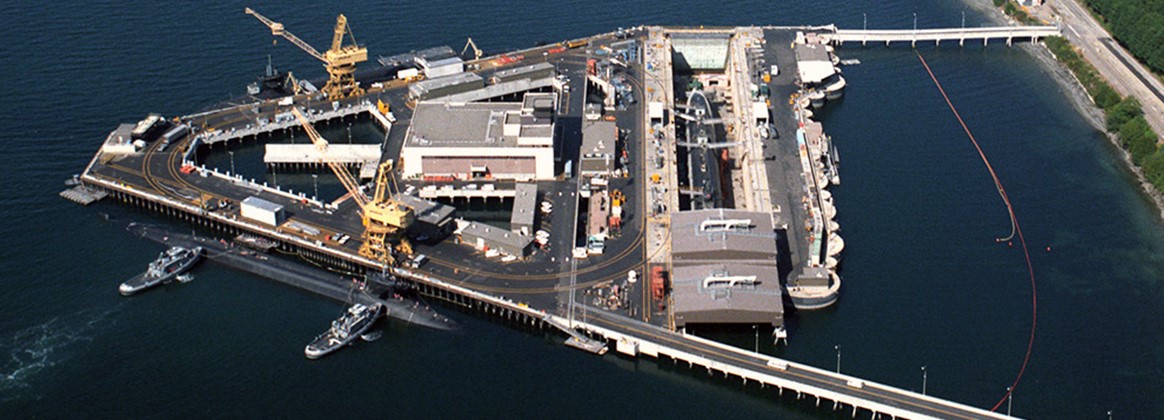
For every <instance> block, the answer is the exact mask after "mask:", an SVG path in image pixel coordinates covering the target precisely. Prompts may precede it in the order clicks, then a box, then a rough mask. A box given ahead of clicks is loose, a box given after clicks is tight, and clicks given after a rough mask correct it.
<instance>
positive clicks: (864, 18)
mask: <svg viewBox="0 0 1164 420" xmlns="http://www.w3.org/2000/svg"><path fill="white" fill-rule="evenodd" d="M861 30H862V31H867V30H869V16H868V15H866V14H865V12H861Z"/></svg>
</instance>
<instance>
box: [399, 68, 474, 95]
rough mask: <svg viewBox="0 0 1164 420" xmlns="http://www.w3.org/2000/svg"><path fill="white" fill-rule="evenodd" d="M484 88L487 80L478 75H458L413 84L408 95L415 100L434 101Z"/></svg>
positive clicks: (409, 87)
mask: <svg viewBox="0 0 1164 420" xmlns="http://www.w3.org/2000/svg"><path fill="white" fill-rule="evenodd" d="M483 87H485V79H482V78H481V76H478V75H477V74H476V73H457V74H454V75H450V76H444V77H437V78H435V79H428V80H422V81H419V82H416V83H413V84H412V85H410V86H408V95H409V96H410V97H412V98H413V99H432V98H437V97H441V96H448V95H453V94H458V93H463V92H469V91H472V90H477V89H481V88H483Z"/></svg>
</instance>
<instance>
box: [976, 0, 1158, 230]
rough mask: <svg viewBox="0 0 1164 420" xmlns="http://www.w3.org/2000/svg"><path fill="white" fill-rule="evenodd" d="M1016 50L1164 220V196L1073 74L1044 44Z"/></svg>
mask: <svg viewBox="0 0 1164 420" xmlns="http://www.w3.org/2000/svg"><path fill="white" fill-rule="evenodd" d="M966 4H967V5H969V6H970V7H972V8H974V9H978V10H992V12H989V13H987V16H989V17H990V18H991V20H992V21H993V22H995V23H997V24H1000V25H1015V24H1016V22H1015V21H1014V20H1013V19H1010V18H1009V17H1008V16H1006V13H1004V12H1003V11H1002V9H1000V8H996V7H993V6H992V5H990V3H986V2H976V1H969V0H968V1H967V2H966ZM984 6H985V7H984ZM1015 47H1018V48H1023V49H1025V50H1026V51H1027V52H1029V53H1031V55H1032V56H1034V57H1035V59H1036V60H1037V61H1038V62H1039V64H1040V65H1041V66H1043V68H1044V69H1045V70H1047V71H1049V72H1050V73H1051V74H1053V75H1054V79H1055V81H1056V82H1057V83H1058V84H1059V85H1060V86H1061V87H1062V89H1063V92H1064V93H1066V94H1067V97H1068V99H1069V100H1070V101H1071V105H1072V106H1073V107H1075V109H1076V110H1078V111H1079V114H1080V115H1082V116H1083V117H1084V118H1086V119H1087V122H1089V123H1090V124H1091V125H1092V126H1093V127H1095V129H1096V130H1099V131H1100V132H1102V133H1103V134H1104V137H1106V138H1107V140H1108V142H1110V143H1111V145H1112V146H1113V147H1114V148H1115V150H1116V151H1118V153H1119V155H1120V160H1122V161H1123V164H1124V165H1123V166H1124V169H1127V170H1128V172H1130V173H1131V174H1132V175H1134V176H1135V178H1136V181H1137V182H1139V184H1140V190H1141V191H1143V193H1144V194H1145V195H1146V196H1147V198H1149V199H1151V201H1152V202H1154V203H1155V204H1156V215H1157V216H1158V217H1159V218H1160V219H1161V220H1164V193H1161V191H1160V190H1158V189H1156V186H1154V185H1152V183H1151V182H1149V181H1148V178H1147V177H1146V176H1144V170H1143V169H1142V168H1140V167H1139V166H1136V164H1135V163H1134V162H1132V155H1131V153H1129V152H1128V151H1127V149H1125V148H1124V147H1123V146H1122V145H1121V144H1120V140H1119V138H1118V137H1116V135H1115V134H1114V133H1110V132H1108V131H1107V130H1106V127H1104V113H1103V110H1102V109H1100V108H1099V106H1098V105H1096V104H1095V101H1093V100H1092V98H1091V95H1089V94H1088V93H1087V90H1086V89H1084V88H1083V84H1082V83H1080V82H1079V79H1078V78H1076V77H1075V74H1074V73H1072V72H1071V70H1070V69H1068V68H1067V66H1065V65H1063V64H1062V63H1060V62H1059V59H1058V58H1056V57H1055V55H1054V54H1053V53H1051V50H1050V49H1049V48H1047V46H1046V44H1044V43H1041V42H1040V43H1038V44H1037V45H1036V44H1018V43H1016V44H1015Z"/></svg>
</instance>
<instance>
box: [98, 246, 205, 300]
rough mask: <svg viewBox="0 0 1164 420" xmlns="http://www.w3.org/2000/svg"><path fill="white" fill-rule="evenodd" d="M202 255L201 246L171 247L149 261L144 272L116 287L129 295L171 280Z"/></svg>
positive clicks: (123, 293) (191, 265) (187, 268)
mask: <svg viewBox="0 0 1164 420" xmlns="http://www.w3.org/2000/svg"><path fill="white" fill-rule="evenodd" d="M201 256H202V247H200V246H196V247H194V248H183V247H180V246H175V247H171V248H170V249H167V250H166V252H163V253H162V254H161V255H159V256H158V259H156V260H154V261H153V262H151V263H150V266H149V268H148V269H147V270H146V272H144V273H141V274H138V275H136V276H134V277H133V278H132V279H129V280H128V281H126V282H125V283H121V286H120V287H118V288H117V290H118V291H119V292H121V294H122V295H125V296H129V295H132V294H134V293H137V292H140V291H142V290H145V289H148V288H151V287H154V286H157V285H159V284H162V283H165V282H168V281H170V280H173V279H174V278H175V277H177V276H178V275H179V274H182V273H183V272H185V271H186V270H189V269H190V267H193V266H194V263H196V262H198V259H199V258H201Z"/></svg>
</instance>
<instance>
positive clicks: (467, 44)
mask: <svg viewBox="0 0 1164 420" xmlns="http://www.w3.org/2000/svg"><path fill="white" fill-rule="evenodd" d="M469 47H473V59H474V60H478V59H480V58H481V56H483V55H485V52H484V51H481V49H480V48H477V43H476V42H473V37H469V41H468V42H465V48H461V55H462V56H464V55H465V51H469Z"/></svg>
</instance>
